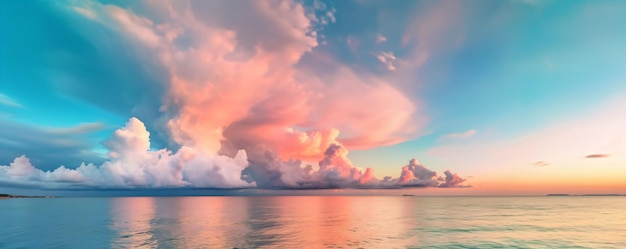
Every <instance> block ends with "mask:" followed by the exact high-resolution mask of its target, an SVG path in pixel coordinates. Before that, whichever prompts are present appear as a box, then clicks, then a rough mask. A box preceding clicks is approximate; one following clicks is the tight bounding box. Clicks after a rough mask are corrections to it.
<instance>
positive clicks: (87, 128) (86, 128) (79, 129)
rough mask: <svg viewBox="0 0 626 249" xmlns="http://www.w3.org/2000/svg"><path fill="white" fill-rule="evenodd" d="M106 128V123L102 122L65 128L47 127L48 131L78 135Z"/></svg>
mask: <svg viewBox="0 0 626 249" xmlns="http://www.w3.org/2000/svg"><path fill="white" fill-rule="evenodd" d="M105 128H106V125H105V124H104V123H102V122H93V123H82V124H78V125H76V126H73V127H65V128H49V129H47V131H48V132H50V133H52V134H58V135H78V134H87V133H91V132H96V131H101V130H103V129H105Z"/></svg>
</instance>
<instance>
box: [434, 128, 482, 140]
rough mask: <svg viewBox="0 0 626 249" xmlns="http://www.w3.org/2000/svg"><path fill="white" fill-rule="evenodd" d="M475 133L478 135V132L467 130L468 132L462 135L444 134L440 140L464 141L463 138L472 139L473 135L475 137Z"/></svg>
mask: <svg viewBox="0 0 626 249" xmlns="http://www.w3.org/2000/svg"><path fill="white" fill-rule="evenodd" d="M476 133H478V132H477V131H476V130H474V129H472V130H468V131H466V132H462V133H450V134H446V135H444V136H443V137H442V138H444V139H465V138H470V137H473V136H474V135H476Z"/></svg>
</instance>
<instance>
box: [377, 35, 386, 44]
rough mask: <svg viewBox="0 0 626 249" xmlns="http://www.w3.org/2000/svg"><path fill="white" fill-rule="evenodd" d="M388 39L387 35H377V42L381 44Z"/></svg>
mask: <svg viewBox="0 0 626 249" xmlns="http://www.w3.org/2000/svg"><path fill="white" fill-rule="evenodd" d="M386 41H387V37H384V36H383V35H380V34H379V35H376V43H377V44H380V43H383V42H386Z"/></svg>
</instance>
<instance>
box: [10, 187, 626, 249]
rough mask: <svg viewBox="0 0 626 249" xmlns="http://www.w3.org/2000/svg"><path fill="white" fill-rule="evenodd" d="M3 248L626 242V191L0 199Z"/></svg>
mask: <svg viewBox="0 0 626 249" xmlns="http://www.w3.org/2000/svg"><path fill="white" fill-rule="evenodd" d="M0 213H1V214H2V219H1V220H0V248H235V247H236V248H263V247H264V248H626V197H401V196H397V197H396V196H363V197H351V196H306V197H293V196H289V197H123V198H57V199H10V200H0Z"/></svg>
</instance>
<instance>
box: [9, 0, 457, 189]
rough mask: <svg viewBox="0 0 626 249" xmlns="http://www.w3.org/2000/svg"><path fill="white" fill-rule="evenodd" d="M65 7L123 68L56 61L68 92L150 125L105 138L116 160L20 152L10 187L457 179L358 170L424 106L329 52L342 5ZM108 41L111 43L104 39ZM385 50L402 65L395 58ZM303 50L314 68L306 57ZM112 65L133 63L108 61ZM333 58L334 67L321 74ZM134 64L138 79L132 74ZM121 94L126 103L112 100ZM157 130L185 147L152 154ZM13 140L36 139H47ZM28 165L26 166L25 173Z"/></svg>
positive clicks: (411, 124) (405, 133)
mask: <svg viewBox="0 0 626 249" xmlns="http://www.w3.org/2000/svg"><path fill="white" fill-rule="evenodd" d="M59 6H60V7H58V6H57V7H58V8H61V9H62V10H63V11H65V12H66V14H68V15H69V16H70V17H69V18H68V19H71V20H74V21H75V22H69V23H72V25H70V28H74V29H76V30H77V31H78V33H80V34H81V35H82V36H84V37H83V38H84V40H86V41H88V42H87V43H92V44H99V45H98V46H93V45H92V46H87V47H86V48H84V50H85V51H86V52H90V54H91V53H94V54H97V55H100V54H105V55H106V56H111V57H105V55H101V56H102V57H97V59H98V60H96V61H102V63H96V65H93V67H94V68H91V67H90V68H87V69H88V70H87V69H86V71H85V72H92V70H101V68H104V69H106V70H105V72H111V75H112V76H109V75H108V74H106V75H107V77H105V78H106V79H100V80H98V81H96V82H95V83H93V84H84V82H91V81H89V80H88V79H86V78H84V75H89V73H75V72H72V71H71V70H69V69H68V68H74V67H73V66H79V67H82V66H86V65H90V66H91V65H92V64H90V63H84V61H82V60H83V59H81V58H82V57H81V56H80V54H76V51H74V53H71V56H69V57H70V58H73V59H68V60H67V61H69V62H70V63H68V62H67V61H62V62H63V63H58V64H56V63H50V64H54V65H60V66H59V68H55V70H51V71H53V72H55V74H54V76H55V79H56V78H58V79H62V80H60V81H59V82H62V83H61V84H60V87H61V88H62V89H64V90H63V91H64V93H65V94H68V95H70V96H75V97H76V98H79V99H83V100H85V101H89V102H90V103H95V104H96V105H98V106H101V107H104V108H106V109H110V110H115V111H116V112H117V113H120V114H122V115H129V114H130V115H129V116H134V115H132V114H133V113H136V114H138V115H142V116H145V119H144V118H141V117H139V118H141V119H142V120H144V121H146V120H147V121H146V123H144V122H142V121H140V120H139V118H131V119H129V121H128V122H127V123H126V125H125V126H124V127H122V128H121V129H118V130H116V131H115V132H114V133H113V134H112V136H111V138H110V139H109V140H107V141H105V142H104V143H103V145H104V146H105V147H106V148H107V149H108V154H107V155H106V161H104V162H95V163H87V164H85V163H82V164H80V166H79V167H77V168H75V169H71V168H65V167H64V166H63V167H59V168H57V169H54V170H48V171H44V170H39V169H37V168H35V167H34V166H33V165H32V164H31V161H30V160H28V158H27V157H26V156H23V157H22V156H14V157H17V159H15V160H14V161H13V163H11V164H10V165H8V166H2V167H3V168H2V169H3V170H4V171H2V172H0V175H1V177H2V179H3V181H4V182H9V183H18V182H19V183H20V184H30V185H33V186H39V187H55V188H56V187H58V186H60V185H62V186H65V187H87V188H141V187H148V188H150V187H154V188H161V187H213V188H240V187H253V186H257V187H261V188H343V187H405V186H438V185H439V184H441V183H442V182H444V181H445V180H444V179H443V178H441V179H440V178H438V177H436V173H434V172H432V171H430V170H428V169H426V168H425V167H423V166H421V165H417V164H416V165H408V166H407V167H406V170H407V173H406V175H404V176H403V177H402V179H403V180H402V181H400V180H399V179H398V178H391V177H388V178H384V179H383V180H378V179H376V178H375V177H374V173H373V171H372V170H371V169H363V168H359V167H355V166H354V165H352V163H351V161H350V160H349V158H348V156H347V155H348V149H352V148H359V149H365V148H372V147H375V146H381V145H392V144H396V143H399V142H402V141H405V140H406V139H408V138H409V137H410V136H409V135H410V134H415V132H416V131H417V130H419V129H420V127H421V125H422V120H423V118H418V119H416V118H415V117H416V114H417V113H418V111H419V106H418V105H417V104H416V103H417V102H418V101H417V100H414V99H410V98H408V97H407V96H405V94H404V93H403V92H401V91H400V90H398V89H396V88H395V87H394V86H393V85H391V84H390V83H389V82H387V81H385V80H384V79H381V78H379V77H377V76H376V75H369V74H367V73H364V72H361V71H356V70H355V69H353V68H352V67H349V66H346V65H343V64H341V63H339V62H337V61H336V60H334V59H333V58H331V57H329V56H324V55H323V54H322V55H319V54H316V48H317V46H318V38H319V35H318V32H320V30H321V29H322V28H323V27H324V25H326V24H328V23H329V22H333V21H334V10H333V9H332V8H331V9H328V8H327V7H325V6H323V5H321V4H319V3H318V4H317V6H313V7H311V6H305V5H303V4H302V3H300V2H296V1H291V0H281V1H260V2H257V1H250V2H246V1H194V0H190V1H177V2H151V1H148V2H139V3H136V4H135V5H133V7H132V8H130V7H127V6H118V5H113V4H102V3H99V2H70V3H65V4H60V5H59ZM233 9H237V10H238V11H239V12H238V14H237V15H232V12H230V11H232V10H233ZM324 20H326V21H324ZM94 30H98V31H99V32H98V33H96V32H94ZM108 36H110V37H112V38H111V39H103V38H105V37H108ZM103 40H104V41H107V42H109V43H108V45H107V46H100V45H103ZM108 46H113V47H115V48H117V49H119V50H122V51H125V52H128V54H129V58H128V60H125V59H122V58H119V57H115V56H112V55H109V54H126V53H110V52H113V51H110V50H106V49H104V50H103V51H95V52H94V51H92V50H91V49H93V48H94V47H96V48H100V47H105V48H106V47H108ZM80 51H81V52H82V50H80ZM314 54H315V55H314ZM383 56H384V58H385V60H386V62H387V64H388V65H387V66H388V68H389V69H391V70H393V69H392V68H394V67H393V64H392V62H393V61H394V60H395V56H394V55H393V54H392V53H385V54H384V55H383ZM303 58H309V60H310V61H312V63H308V64H307V63H301V62H302V61H303ZM110 61H115V62H117V61H120V62H121V63H122V64H121V65H111V64H110V63H105V62H110ZM126 63H129V64H128V65H127V64H126ZM101 64H102V65H101ZM320 64H323V66H331V67H332V70H328V71H325V72H324V73H323V74H319V73H316V70H317V68H316V67H317V66H319V65H320ZM127 66H128V67H127ZM68 71H69V72H68ZM134 71H137V72H139V73H138V75H139V77H128V76H124V75H128V72H134ZM242 72H245V73H242ZM109 77H110V78H109ZM104 81H110V84H104ZM92 85H93V87H91V86H92ZM356 92H358V94H355V93H356ZM111 93H115V94H117V95H120V96H117V95H116V98H115V99H121V100H120V101H111V99H112V98H111V96H112V94H111ZM371 103H376V105H371ZM366 106H367V108H364V107H366ZM151 127H152V128H153V129H150V130H156V131H157V132H160V135H161V136H163V137H166V138H167V139H168V142H169V143H168V144H170V145H171V146H170V147H171V148H175V149H169V148H166V149H161V150H156V151H153V150H150V147H151V145H152V143H151V142H152V141H151V140H154V139H155V137H156V138H159V137H160V136H153V137H151V136H150V132H148V130H149V129H148V128H151ZM100 128H102V125H101V124H97V123H94V124H83V125H80V126H77V127H73V128H67V129H53V130H48V131H45V132H42V133H46V134H50V136H53V137H55V136H58V137H65V136H77V137H79V136H83V135H86V134H88V133H89V132H91V131H94V130H98V129H100ZM55 138H56V137H55ZM7 140H8V142H15V141H17V142H18V143H20V144H21V145H23V146H22V147H25V146H28V145H29V144H28V141H31V140H36V139H31V140H28V139H25V138H24V137H15V138H13V137H9V139H7ZM59 141H62V142H65V140H62V139H61V140H59ZM77 141H78V139H77ZM38 142H40V141H38ZM70 142H75V141H74V140H72V141H70ZM152 146H153V145H152ZM74 147H75V148H84V147H87V145H76V146H74ZM74 147H73V148H74ZM75 150H77V149H75ZM25 153H26V154H27V155H29V154H31V153H30V152H29V151H25ZM33 154H36V155H38V154H39V153H38V152H36V153H33ZM61 155H62V154H61ZM37 161H40V160H37ZM33 162H34V163H38V162H36V161H35V160H33ZM304 162H307V163H308V162H318V163H317V165H309V164H306V165H304V164H305V163H304ZM22 169H28V170H22ZM18 171H19V172H22V171H24V172H27V173H25V174H16V173H13V172H18ZM408 171H410V173H408ZM429 172H432V173H429ZM424 174H426V176H425V175H424ZM430 174H435V175H433V176H431V177H430V178H429V177H428V175H430ZM450 185H451V186H452V185H453V184H450Z"/></svg>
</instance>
